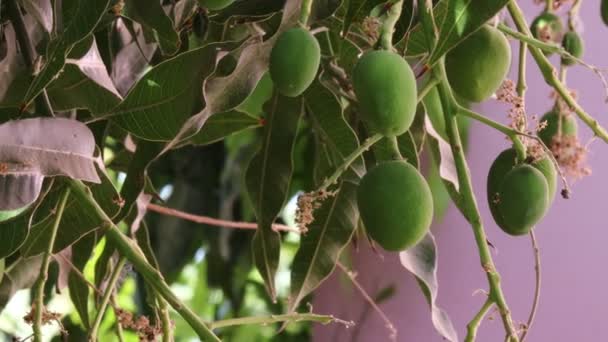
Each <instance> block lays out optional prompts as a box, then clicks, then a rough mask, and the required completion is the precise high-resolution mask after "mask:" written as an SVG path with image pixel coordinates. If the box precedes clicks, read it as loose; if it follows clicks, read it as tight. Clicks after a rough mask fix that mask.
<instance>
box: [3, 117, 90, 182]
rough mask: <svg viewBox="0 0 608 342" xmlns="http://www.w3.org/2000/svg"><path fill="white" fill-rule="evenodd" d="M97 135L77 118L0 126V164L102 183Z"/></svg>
mask: <svg viewBox="0 0 608 342" xmlns="http://www.w3.org/2000/svg"><path fill="white" fill-rule="evenodd" d="M94 152H95V138H94V137H93V134H92V133H91V131H90V130H89V128H88V127H87V126H86V125H84V124H83V123H81V122H78V121H76V120H70V119H64V118H32V119H24V120H16V121H9V122H7V123H4V124H2V125H0V163H13V164H22V165H27V166H28V167H31V168H33V169H35V170H37V171H38V172H39V173H40V174H42V175H44V176H58V175H62V176H68V177H70V178H74V179H81V180H84V181H87V182H94V183H99V181H100V180H99V176H98V175H97V171H96V169H95V159H94V158H93V153H94Z"/></svg>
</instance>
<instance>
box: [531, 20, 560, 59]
mask: <svg viewBox="0 0 608 342" xmlns="http://www.w3.org/2000/svg"><path fill="white" fill-rule="evenodd" d="M563 30H564V27H563V25H562V20H561V19H560V17H558V16H557V15H555V14H553V13H549V12H544V13H542V14H541V15H539V16H538V17H536V18H535V19H534V21H532V25H530V31H532V35H533V36H534V38H536V39H538V40H540V41H543V42H548V43H550V42H553V43H558V42H559V40H560V38H561V35H562V32H563ZM544 53H545V55H547V56H549V55H551V54H552V53H551V52H546V51H544Z"/></svg>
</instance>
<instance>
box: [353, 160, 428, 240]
mask: <svg viewBox="0 0 608 342" xmlns="http://www.w3.org/2000/svg"><path fill="white" fill-rule="evenodd" d="M357 204H358V206H359V213H360V215H361V220H362V221H363V224H364V225H365V229H366V230H367V233H368V234H369V236H370V237H371V238H372V239H373V240H374V241H376V242H377V243H378V245H380V246H381V247H382V248H384V249H385V250H387V251H402V250H405V249H407V248H409V247H411V246H414V245H415V244H416V243H418V242H419V241H420V240H421V239H422V238H423V237H424V235H425V234H426V233H427V232H428V230H429V228H430V226H431V222H432V220H433V198H432V195H431V190H430V189H429V186H428V184H427V182H426V180H425V179H424V177H422V175H421V174H420V172H418V170H416V168H415V167H413V166H412V165H410V164H408V163H406V162H404V161H400V160H397V161H389V162H383V163H381V164H378V165H376V166H375V167H373V168H372V169H371V170H370V171H368V172H367V173H366V174H365V176H363V178H362V179H361V182H360V183H359V187H358V189H357Z"/></svg>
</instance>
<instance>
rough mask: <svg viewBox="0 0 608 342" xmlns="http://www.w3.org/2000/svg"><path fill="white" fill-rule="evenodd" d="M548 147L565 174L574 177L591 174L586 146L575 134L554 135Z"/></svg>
mask: <svg viewBox="0 0 608 342" xmlns="http://www.w3.org/2000/svg"><path fill="white" fill-rule="evenodd" d="M549 149H551V152H552V153H553V156H555V160H557V163H558V164H559V166H560V167H561V168H562V169H563V170H564V172H565V173H566V174H567V175H569V176H571V177H573V178H574V179H578V178H582V177H585V176H589V175H591V168H590V167H589V166H588V165H587V152H588V150H587V147H586V146H584V145H582V144H581V143H580V141H579V140H578V137H577V136H573V135H556V136H554V137H553V140H552V141H551V146H549Z"/></svg>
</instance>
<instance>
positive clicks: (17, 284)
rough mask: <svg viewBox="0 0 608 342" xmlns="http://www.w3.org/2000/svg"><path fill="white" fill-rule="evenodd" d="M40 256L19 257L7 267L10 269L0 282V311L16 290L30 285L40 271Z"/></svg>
mask: <svg viewBox="0 0 608 342" xmlns="http://www.w3.org/2000/svg"><path fill="white" fill-rule="evenodd" d="M41 265H42V257H35V258H19V259H18V260H16V261H15V262H13V263H12V264H11V265H10V266H9V267H10V269H11V270H10V271H9V272H7V273H5V274H4V277H3V279H2V283H0V311H2V310H3V309H4V307H5V306H6V304H7V303H8V301H9V300H10V299H11V298H12V297H13V295H14V294H15V292H17V291H18V290H21V289H24V288H28V287H31V286H32V285H33V284H34V282H35V281H36V279H37V278H38V273H39V271H40V266H41Z"/></svg>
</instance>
